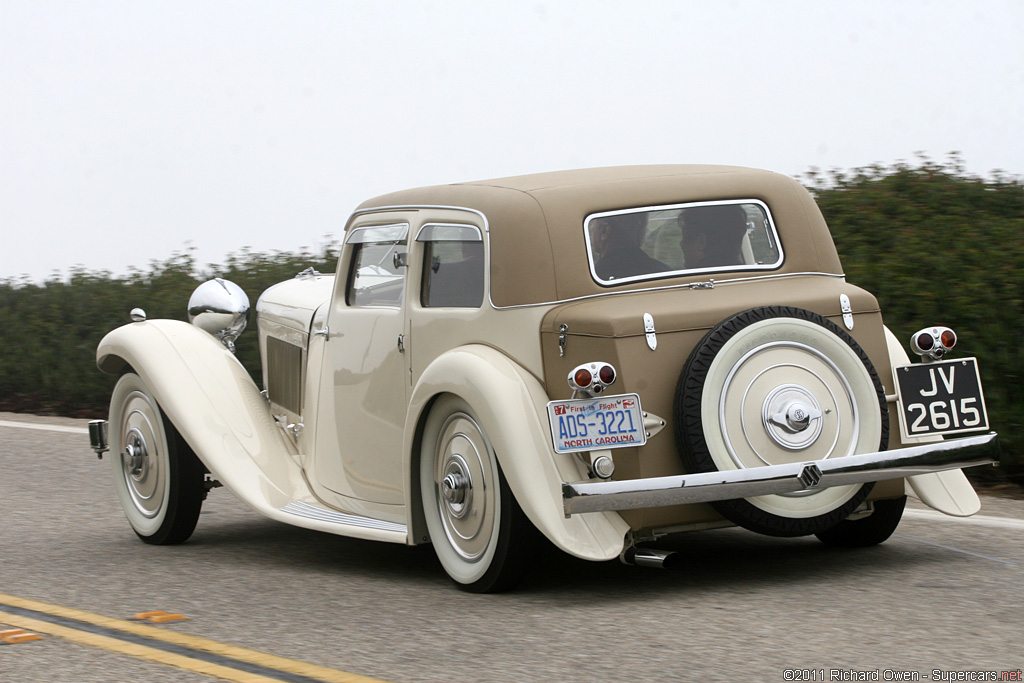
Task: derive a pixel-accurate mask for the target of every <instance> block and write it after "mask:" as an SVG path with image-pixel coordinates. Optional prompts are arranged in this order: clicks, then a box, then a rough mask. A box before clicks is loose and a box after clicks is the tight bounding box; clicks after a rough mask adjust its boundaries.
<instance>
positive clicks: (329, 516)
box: [281, 500, 408, 534]
mask: <svg viewBox="0 0 1024 683" xmlns="http://www.w3.org/2000/svg"><path fill="white" fill-rule="evenodd" d="M281 512H285V513H287V514H290V515H295V516H297V517H304V518H306V519H315V520H317V521H319V522H327V523H329V524H339V525H342V526H347V527H358V528H361V529H375V530H377V531H393V532H397V533H400V534H405V533H407V532H408V527H406V525H405V524H396V523H394V522H386V521H384V520H380V519H371V518H369V517H360V516H359V515H349V514H346V513H344V512H338V511H337V510H329V509H327V508H322V507H318V506H316V505H310V504H309V503H304V502H302V501H301V500H296V501H293V502H291V503H288V504H287V505H285V506H284V507H283V508H281Z"/></svg>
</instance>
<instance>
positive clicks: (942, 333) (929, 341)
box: [910, 327, 956, 361]
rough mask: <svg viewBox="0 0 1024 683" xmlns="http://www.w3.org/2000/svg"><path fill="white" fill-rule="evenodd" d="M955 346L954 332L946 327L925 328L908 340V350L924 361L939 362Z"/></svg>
mask: <svg viewBox="0 0 1024 683" xmlns="http://www.w3.org/2000/svg"><path fill="white" fill-rule="evenodd" d="M954 346H956V332H954V331H953V330H951V329H949V328H948V327H926V328H925V329H923V330H921V331H919V332H915V333H914V335H913V336H912V337H911V338H910V348H912V349H913V350H914V353H916V354H917V355H919V356H922V357H923V358H924V359H925V360H926V361H928V360H941V359H942V357H943V356H945V355H946V354H947V353H949V352H950V351H952V350H953V347H954Z"/></svg>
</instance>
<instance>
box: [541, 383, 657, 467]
mask: <svg viewBox="0 0 1024 683" xmlns="http://www.w3.org/2000/svg"><path fill="white" fill-rule="evenodd" d="M548 421H549V422H550V424H551V437H552V439H553V441H554V444H555V450H556V451H557V452H559V453H575V452H577V451H592V450H600V449H604V448H625V447H626V446H643V445H644V444H645V443H647V432H646V431H645V430H644V415H643V412H642V411H641V410H640V397H639V396H638V395H636V394H622V395H619V396H602V397H601V398H584V399H574V400H569V401H551V402H550V403H548Z"/></svg>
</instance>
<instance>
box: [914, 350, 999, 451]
mask: <svg viewBox="0 0 1024 683" xmlns="http://www.w3.org/2000/svg"><path fill="white" fill-rule="evenodd" d="M896 391H897V393H898V395H899V406H900V410H899V413H900V431H901V433H902V434H903V436H904V438H906V437H914V436H936V435H940V434H959V433H961V432H973V431H977V430H981V429H988V414H987V413H986V412H985V397H984V395H983V394H982V392H981V376H980V375H979V374H978V361H977V359H975V358H958V359H956V360H946V361H940V362H935V363H916V364H914V365H905V366H903V367H899V368H896Z"/></svg>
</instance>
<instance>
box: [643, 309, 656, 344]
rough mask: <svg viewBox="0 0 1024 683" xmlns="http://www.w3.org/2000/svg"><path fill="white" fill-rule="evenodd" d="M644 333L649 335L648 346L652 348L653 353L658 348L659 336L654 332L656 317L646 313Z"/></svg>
mask: <svg viewBox="0 0 1024 683" xmlns="http://www.w3.org/2000/svg"><path fill="white" fill-rule="evenodd" d="M644 332H645V333H646V335H647V346H649V347H651V351H653V350H655V349H656V348H658V334H657V333H656V332H655V331H654V316H652V315H651V314H650V313H644Z"/></svg>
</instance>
